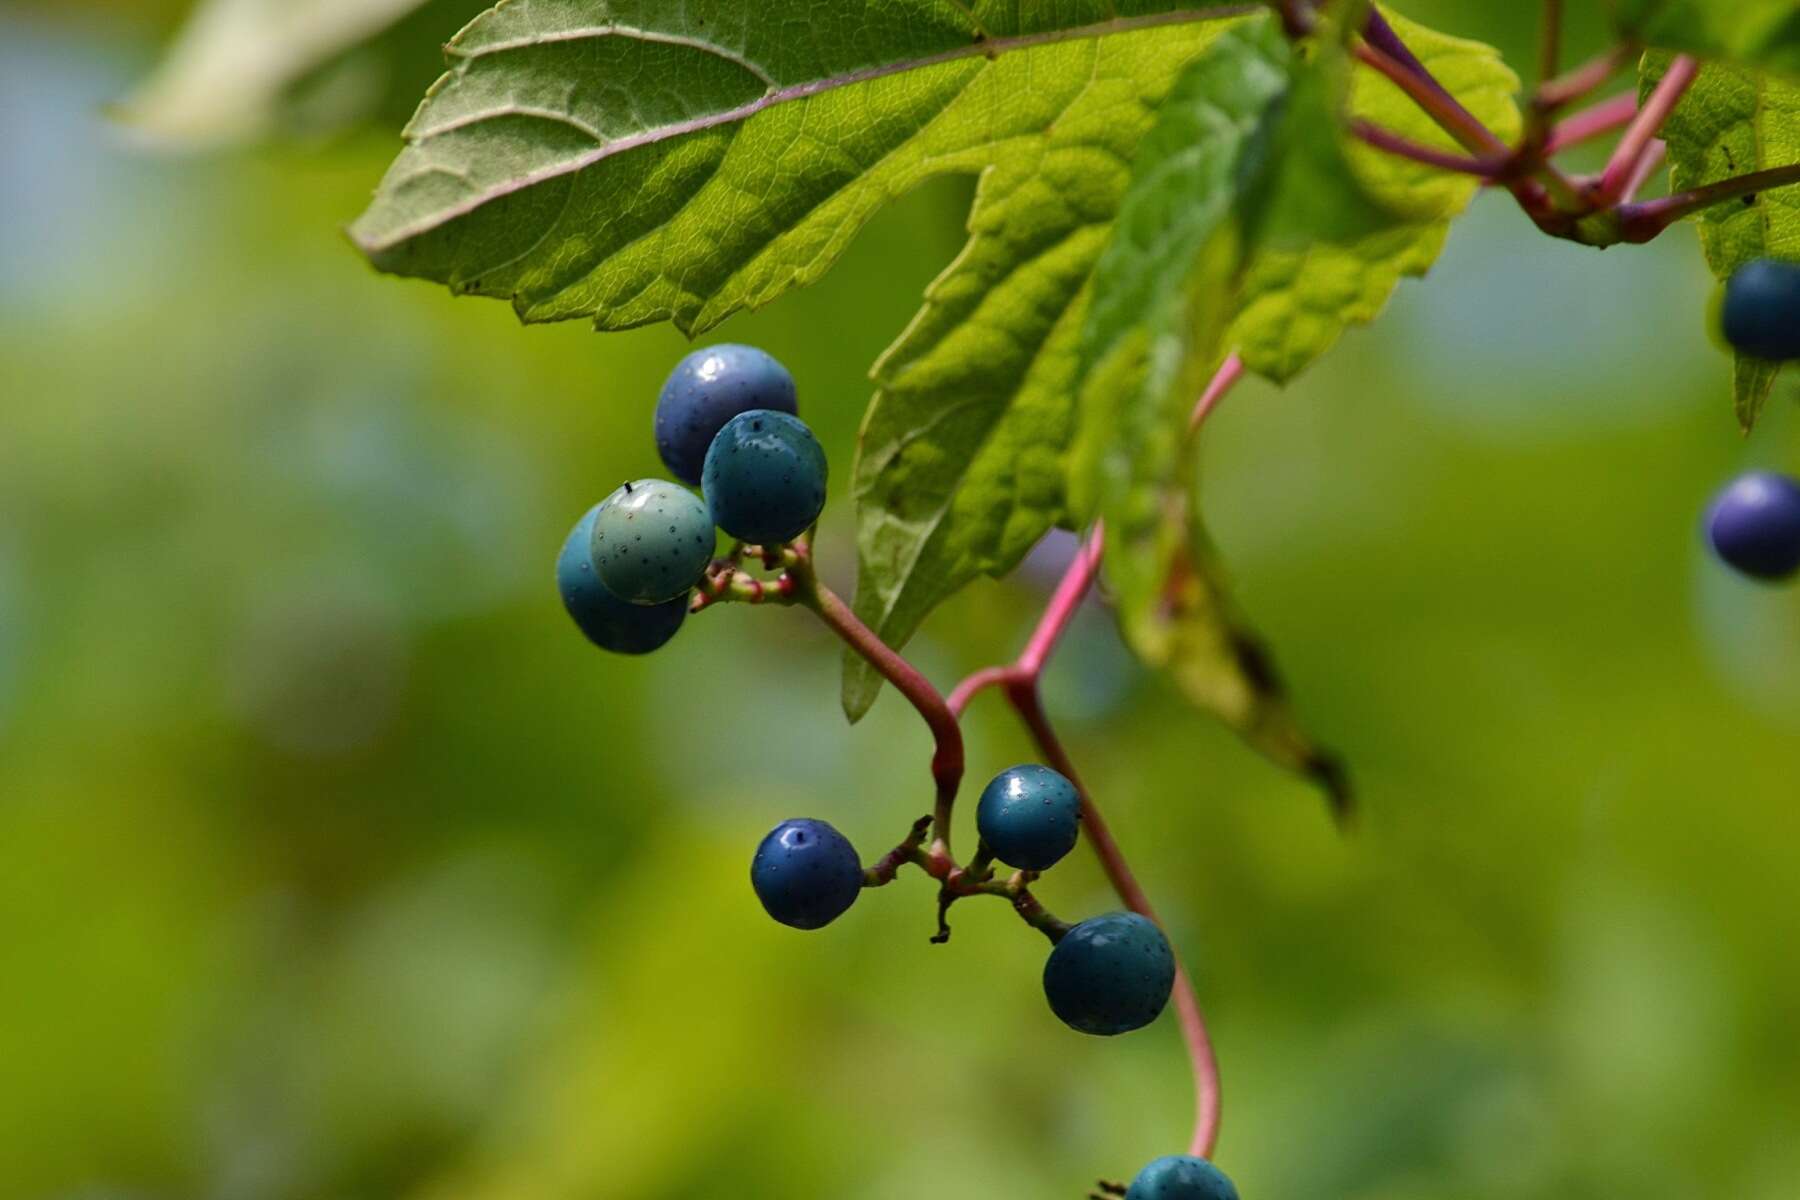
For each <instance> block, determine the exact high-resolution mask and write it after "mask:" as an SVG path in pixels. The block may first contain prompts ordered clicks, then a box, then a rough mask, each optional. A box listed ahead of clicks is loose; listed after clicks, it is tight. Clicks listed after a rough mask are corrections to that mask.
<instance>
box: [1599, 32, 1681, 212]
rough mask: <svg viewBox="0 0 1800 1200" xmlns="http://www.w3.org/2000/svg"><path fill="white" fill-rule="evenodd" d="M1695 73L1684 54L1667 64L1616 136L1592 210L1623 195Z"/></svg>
mask: <svg viewBox="0 0 1800 1200" xmlns="http://www.w3.org/2000/svg"><path fill="white" fill-rule="evenodd" d="M1699 73H1700V64H1699V63H1697V62H1695V61H1694V59H1693V58H1691V57H1690V56H1688V55H1686V54H1683V55H1681V56H1680V57H1678V58H1676V59H1675V61H1674V62H1672V63H1670V64H1669V69H1668V71H1667V73H1665V74H1664V75H1663V77H1662V78H1661V79H1659V80H1658V81H1657V83H1656V87H1655V89H1654V90H1653V91H1651V93H1650V95H1649V97H1648V98H1647V99H1646V100H1645V101H1644V104H1643V106H1642V107H1641V108H1639V109H1638V110H1637V114H1636V115H1635V116H1633V117H1632V119H1631V123H1630V124H1629V125H1628V126H1626V128H1625V136H1623V137H1621V138H1620V139H1619V145H1618V147H1617V148H1616V149H1615V150H1614V151H1613V155H1612V158H1611V159H1609V160H1608V161H1607V164H1606V170H1605V171H1603V172H1602V173H1601V175H1600V182H1599V184H1598V185H1597V187H1596V188H1595V189H1594V192H1593V194H1592V196H1591V198H1590V199H1591V203H1592V205H1593V208H1594V209H1596V210H1598V209H1603V208H1611V207H1612V206H1613V205H1615V204H1617V203H1618V202H1619V200H1620V199H1621V198H1622V197H1623V196H1624V195H1625V193H1626V189H1627V188H1628V187H1629V186H1630V184H1631V181H1632V179H1634V178H1636V177H1637V174H1638V170H1639V165H1640V164H1641V162H1642V161H1643V158H1644V155H1645V154H1647V153H1648V152H1649V150H1650V143H1651V142H1652V141H1653V140H1655V138H1656V131H1657V130H1658V129H1661V128H1662V123H1663V122H1664V121H1666V120H1667V119H1668V117H1669V114H1670V113H1671V112H1673V111H1674V110H1675V106H1676V105H1677V104H1679V103H1680V102H1681V97H1682V96H1683V95H1684V94H1685V93H1686V92H1687V90H1688V87H1689V86H1690V85H1691V84H1692V83H1693V82H1694V78H1695V77H1696V76H1697V75H1698V74H1699Z"/></svg>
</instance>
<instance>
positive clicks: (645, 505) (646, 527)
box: [593, 479, 713, 604]
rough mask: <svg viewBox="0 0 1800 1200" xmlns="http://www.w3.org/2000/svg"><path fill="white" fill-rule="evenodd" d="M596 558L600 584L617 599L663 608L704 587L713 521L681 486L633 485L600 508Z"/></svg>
mask: <svg viewBox="0 0 1800 1200" xmlns="http://www.w3.org/2000/svg"><path fill="white" fill-rule="evenodd" d="M593 552H594V566H595V568H596V569H597V570H598V571H599V572H600V582H601V583H604V584H605V585H606V588H607V590H608V591H610V592H611V593H612V594H613V595H615V596H617V597H618V598H619V599H621V600H628V601H630V602H631V603H633V604H661V603H662V602H663V601H665V600H672V599H674V598H675V597H676V596H681V595H685V594H686V593H687V591H688V589H690V588H692V587H693V586H694V585H695V584H696V583H699V582H700V576H701V575H703V574H704V573H705V571H706V567H707V564H708V563H710V562H711V561H712V552H713V525H712V519H711V518H710V517H708V516H707V515H706V506H705V505H704V504H702V503H701V502H700V498H699V497H698V496H696V495H694V493H692V492H690V491H688V490H687V489H686V488H684V487H682V486H681V485H680V484H677V483H669V482H668V481H667V480H663V479H639V480H635V481H633V482H631V483H627V484H625V485H623V486H622V487H620V488H619V490H618V491H616V492H614V493H613V494H612V495H610V496H608V497H607V498H606V499H605V500H603V501H601V502H600V513H599V515H598V516H597V517H595V518H594V551H593Z"/></svg>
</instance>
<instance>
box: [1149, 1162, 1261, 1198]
mask: <svg viewBox="0 0 1800 1200" xmlns="http://www.w3.org/2000/svg"><path fill="white" fill-rule="evenodd" d="M1125 1200H1238V1191H1237V1188H1236V1187H1234V1186H1232V1182H1231V1180H1230V1179H1228V1178H1227V1177H1226V1175H1225V1172H1223V1171H1221V1170H1219V1168H1217V1167H1215V1166H1213V1165H1212V1164H1211V1163H1209V1162H1207V1161H1206V1160H1205V1159H1204V1158H1195V1157H1194V1156H1193V1155H1191V1154H1168V1155H1164V1156H1163V1157H1162V1158H1159V1159H1157V1160H1156V1161H1154V1162H1152V1163H1151V1164H1150V1165H1149V1166H1147V1167H1145V1168H1144V1169H1143V1170H1141V1171H1139V1172H1138V1174H1137V1178H1136V1179H1134V1180H1132V1181H1131V1190H1130V1191H1128V1192H1126V1193H1125Z"/></svg>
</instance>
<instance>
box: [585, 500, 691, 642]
mask: <svg viewBox="0 0 1800 1200" xmlns="http://www.w3.org/2000/svg"><path fill="white" fill-rule="evenodd" d="M599 512H600V506H599V505H598V504H596V505H594V507H592V508H590V509H588V511H587V515H586V516H584V517H582V518H581V520H579V521H577V522H576V523H575V528H574V529H572V530H570V531H569V536H568V537H567V538H566V539H565V540H564V541H563V547H562V553H560V554H558V555H557V556H556V590H557V591H558V592H560V593H562V602H563V607H564V608H566V609H568V610H569V616H571V617H572V618H574V620H575V624H576V625H578V626H580V628H581V632H582V633H584V634H586V635H587V639H588V641H590V642H592V643H594V645H596V646H598V647H600V648H601V649H602V650H611V651H613V652H614V653H615V654H648V653H650V651H652V650H655V649H657V648H658V647H659V646H661V645H663V644H664V643H665V642H667V641H668V640H669V639H670V638H672V637H674V636H675V631H676V630H678V629H680V628H681V623H682V622H683V621H685V620H686V619H687V597H686V596H685V595H682V596H677V597H676V598H675V599H673V600H669V601H666V602H665V603H662V604H628V603H627V602H625V601H623V600H621V599H619V598H618V597H617V596H615V595H613V594H612V593H611V592H609V591H607V590H606V585H605V584H603V583H601V582H600V574H599V572H597V571H596V570H595V569H594V554H593V545H594V518H595V517H596V516H598V515H599Z"/></svg>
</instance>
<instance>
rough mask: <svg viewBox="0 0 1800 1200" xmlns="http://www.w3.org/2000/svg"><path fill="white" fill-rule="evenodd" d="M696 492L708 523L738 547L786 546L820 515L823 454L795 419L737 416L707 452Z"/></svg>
mask: <svg viewBox="0 0 1800 1200" xmlns="http://www.w3.org/2000/svg"><path fill="white" fill-rule="evenodd" d="M701 490H702V491H704V492H705V493H706V503H707V505H708V507H709V508H710V509H711V510H712V519H713V523H714V524H715V525H717V526H718V527H719V528H720V529H723V530H724V531H725V532H726V533H728V534H730V535H731V536H732V537H734V538H737V539H738V540H739V541H742V542H750V543H753V544H755V545H759V546H769V545H775V544H778V543H781V542H788V541H792V540H793V539H794V538H796V537H798V536H799V535H800V534H802V533H804V532H806V529H807V527H808V526H810V525H811V524H812V523H813V522H814V521H816V520H818V519H819V514H820V513H821V512H822V511H824V509H825V451H824V449H823V448H821V447H820V445H819V442H818V439H817V438H815V437H813V435H812V430H810V429H808V428H807V427H806V423H805V422H804V421H802V420H800V418H798V417H793V416H789V415H788V414H787V413H779V412H770V411H767V410H761V409H759V410H757V411H755V412H747V413H740V414H739V415H737V416H735V417H733V418H731V420H729V421H727V422H726V423H725V427H724V428H723V429H721V430H719V436H718V437H716V438H714V439H713V443H712V446H711V448H710V449H708V450H707V452H706V468H705V470H704V471H702V472H701Z"/></svg>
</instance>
